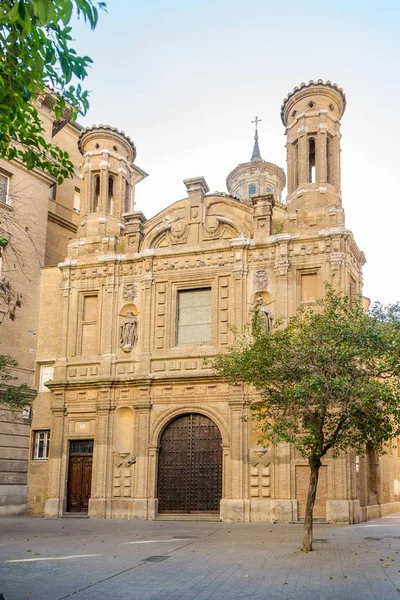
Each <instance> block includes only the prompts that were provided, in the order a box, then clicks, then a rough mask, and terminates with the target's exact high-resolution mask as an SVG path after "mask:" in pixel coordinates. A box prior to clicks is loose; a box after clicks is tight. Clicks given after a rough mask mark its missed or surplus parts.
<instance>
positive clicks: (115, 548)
mask: <svg viewBox="0 0 400 600" xmlns="http://www.w3.org/2000/svg"><path fill="white" fill-rule="evenodd" d="M301 538H302V526H301V525H297V524H296V525H289V524H277V525H272V524H269V523H262V524H256V523H249V524H229V523H212V522H210V523H204V522H200V523H196V522H182V523H180V522H166V521H164V522H151V521H149V522H145V521H103V520H87V519H57V520H44V519H37V518H28V517H24V518H19V517H18V518H14V519H12V518H7V519H1V520H0V592H3V594H4V598H5V600H21V599H24V598H29V599H30V600H36V599H37V600H64V599H65V598H72V599H73V600H109V599H111V600H133V599H135V600H136V599H139V600H192V599H194V598H196V599H197V600H242V599H250V600H291V599H293V600H294V599H296V600H303V599H304V600H342V599H343V600H344V599H346V600H372V599H375V598H376V599H379V600H392V599H394V598H396V599H397V600H400V515H396V516H391V517H387V518H384V519H380V520H377V521H372V522H369V523H363V524H361V525H358V526H345V525H344V526H343V525H342V526H335V525H316V526H315V538H316V539H317V541H316V542H315V545H314V547H315V550H314V552H312V553H309V554H303V553H302V552H300V547H301ZM318 540H319V541H318ZM13 561H14V562H13Z"/></svg>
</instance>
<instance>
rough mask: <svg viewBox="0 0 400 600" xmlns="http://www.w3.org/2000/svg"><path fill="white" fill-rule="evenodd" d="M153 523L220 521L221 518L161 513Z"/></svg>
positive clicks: (194, 514) (216, 516)
mask: <svg viewBox="0 0 400 600" xmlns="http://www.w3.org/2000/svg"><path fill="white" fill-rule="evenodd" d="M155 521H221V518H220V516H219V515H218V514H209V513H161V514H159V515H157V516H156V518H155Z"/></svg>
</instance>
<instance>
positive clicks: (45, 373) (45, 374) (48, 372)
mask: <svg viewBox="0 0 400 600" xmlns="http://www.w3.org/2000/svg"><path fill="white" fill-rule="evenodd" d="M53 373H54V368H53V365H40V377H39V392H50V390H49V388H48V387H46V386H45V383H46V381H51V380H52V379H53Z"/></svg>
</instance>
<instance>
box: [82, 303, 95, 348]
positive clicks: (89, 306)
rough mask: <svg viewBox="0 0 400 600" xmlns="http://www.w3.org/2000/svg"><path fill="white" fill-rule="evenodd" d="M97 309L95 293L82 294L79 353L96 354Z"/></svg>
mask: <svg viewBox="0 0 400 600" xmlns="http://www.w3.org/2000/svg"><path fill="white" fill-rule="evenodd" d="M98 310H99V308H98V297H97V295H95V294H91V295H90V296H83V306H82V346H81V354H85V355H87V354H97V352H98V337H97V336H98V331H97V320H98Z"/></svg>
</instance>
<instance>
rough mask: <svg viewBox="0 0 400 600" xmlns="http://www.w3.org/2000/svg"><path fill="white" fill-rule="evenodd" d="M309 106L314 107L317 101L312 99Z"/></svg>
mask: <svg viewBox="0 0 400 600" xmlns="http://www.w3.org/2000/svg"><path fill="white" fill-rule="evenodd" d="M308 106H309V108H314V106H315V102H313V101H312V100H310V102H309V103H308Z"/></svg>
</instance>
